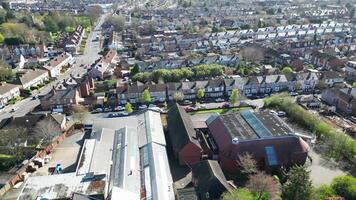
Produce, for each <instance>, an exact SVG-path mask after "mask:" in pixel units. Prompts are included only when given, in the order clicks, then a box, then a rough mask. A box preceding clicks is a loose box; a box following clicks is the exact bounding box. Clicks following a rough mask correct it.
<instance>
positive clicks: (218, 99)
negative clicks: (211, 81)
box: [215, 98, 225, 103]
mask: <svg viewBox="0 0 356 200" xmlns="http://www.w3.org/2000/svg"><path fill="white" fill-rule="evenodd" d="M224 101H225V100H224V99H223V98H217V99H215V102H217V103H218V102H224Z"/></svg>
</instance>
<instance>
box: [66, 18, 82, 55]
mask: <svg viewBox="0 0 356 200" xmlns="http://www.w3.org/2000/svg"><path fill="white" fill-rule="evenodd" d="M84 34H85V29H84V27H82V26H81V25H79V26H77V28H76V29H75V31H74V32H73V33H72V34H70V35H69V36H68V37H67V38H66V39H65V42H64V50H65V51H66V52H69V53H71V54H77V53H78V52H79V51H80V44H81V42H82V39H83V37H84Z"/></svg>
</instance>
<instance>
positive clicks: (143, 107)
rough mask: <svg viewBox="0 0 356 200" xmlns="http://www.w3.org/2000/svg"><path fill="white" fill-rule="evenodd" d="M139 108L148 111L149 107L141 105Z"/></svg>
mask: <svg viewBox="0 0 356 200" xmlns="http://www.w3.org/2000/svg"><path fill="white" fill-rule="evenodd" d="M138 108H139V109H146V108H147V106H146V105H140V106H139V107H138Z"/></svg>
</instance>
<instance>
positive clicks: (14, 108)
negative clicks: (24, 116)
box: [11, 107, 19, 112]
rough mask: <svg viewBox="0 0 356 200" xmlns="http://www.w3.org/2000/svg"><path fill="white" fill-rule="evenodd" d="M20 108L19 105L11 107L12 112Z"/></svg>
mask: <svg viewBox="0 0 356 200" xmlns="http://www.w3.org/2000/svg"><path fill="white" fill-rule="evenodd" d="M18 109H19V108H18V107H13V108H11V112H15V111H16V110H18Z"/></svg>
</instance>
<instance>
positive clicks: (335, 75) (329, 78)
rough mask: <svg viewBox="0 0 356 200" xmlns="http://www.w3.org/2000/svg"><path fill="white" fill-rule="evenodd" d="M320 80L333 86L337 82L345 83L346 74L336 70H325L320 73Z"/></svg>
mask: <svg viewBox="0 0 356 200" xmlns="http://www.w3.org/2000/svg"><path fill="white" fill-rule="evenodd" d="M319 81H320V82H322V83H324V84H326V85H327V86H329V87H332V86H334V85H335V84H340V83H344V81H345V75H344V74H343V73H341V72H336V71H323V72H321V73H320V74H319Z"/></svg>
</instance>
